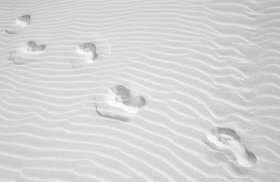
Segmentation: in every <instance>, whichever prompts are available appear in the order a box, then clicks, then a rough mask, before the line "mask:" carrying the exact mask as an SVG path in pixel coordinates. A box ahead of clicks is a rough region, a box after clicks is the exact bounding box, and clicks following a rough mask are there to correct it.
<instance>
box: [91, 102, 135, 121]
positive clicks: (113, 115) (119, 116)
mask: <svg viewBox="0 0 280 182" xmlns="http://www.w3.org/2000/svg"><path fill="white" fill-rule="evenodd" d="M94 106H95V111H96V113H97V114H98V115H99V116H101V117H105V118H108V119H112V120H117V121H121V122H128V121H129V120H130V118H129V117H127V116H124V115H122V114H120V113H118V114H117V113H113V112H110V111H106V109H105V110H104V105H103V104H102V103H100V104H99V106H98V104H97V101H96V99H95V98H94Z"/></svg>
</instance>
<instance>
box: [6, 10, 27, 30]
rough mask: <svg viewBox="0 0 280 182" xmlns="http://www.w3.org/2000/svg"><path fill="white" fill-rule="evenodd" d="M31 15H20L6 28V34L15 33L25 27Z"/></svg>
mask: <svg viewBox="0 0 280 182" xmlns="http://www.w3.org/2000/svg"><path fill="white" fill-rule="evenodd" d="M30 20H31V16H30V15H22V16H20V17H18V18H17V19H16V20H15V23H14V25H12V26H11V27H9V28H6V29H5V31H6V33H8V34H17V33H18V32H19V31H20V30H21V29H23V28H25V27H26V26H28V25H29V24H30Z"/></svg>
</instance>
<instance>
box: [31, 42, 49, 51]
mask: <svg viewBox="0 0 280 182" xmlns="http://www.w3.org/2000/svg"><path fill="white" fill-rule="evenodd" d="M45 49H46V45H45V44H41V45H40V44H37V43H36V42H34V41H28V42H27V43H26V51H27V52H42V51H44V50H45Z"/></svg>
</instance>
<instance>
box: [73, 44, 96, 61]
mask: <svg viewBox="0 0 280 182" xmlns="http://www.w3.org/2000/svg"><path fill="white" fill-rule="evenodd" d="M77 52H78V53H80V54H82V55H85V56H86V57H88V58H90V59H91V60H92V61H93V60H95V59H96V58H97V57H98V55H97V52H96V46H95V44H93V43H92V42H85V43H82V44H80V45H79V46H78V47H77Z"/></svg>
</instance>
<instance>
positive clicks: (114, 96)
mask: <svg viewBox="0 0 280 182" xmlns="http://www.w3.org/2000/svg"><path fill="white" fill-rule="evenodd" d="M107 101H108V104H110V105H111V106H114V107H119V108H122V109H123V110H125V111H127V112H129V113H137V112H138V111H139V109H140V108H141V107H143V106H145V105H146V100H145V99H144V98H143V97H142V96H139V95H136V94H131V91H130V90H129V89H128V88H126V87H125V86H123V85H117V86H115V87H112V88H109V90H108V95H107Z"/></svg>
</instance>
